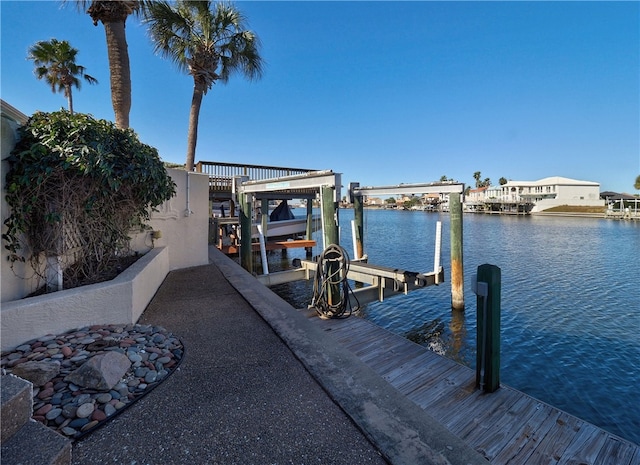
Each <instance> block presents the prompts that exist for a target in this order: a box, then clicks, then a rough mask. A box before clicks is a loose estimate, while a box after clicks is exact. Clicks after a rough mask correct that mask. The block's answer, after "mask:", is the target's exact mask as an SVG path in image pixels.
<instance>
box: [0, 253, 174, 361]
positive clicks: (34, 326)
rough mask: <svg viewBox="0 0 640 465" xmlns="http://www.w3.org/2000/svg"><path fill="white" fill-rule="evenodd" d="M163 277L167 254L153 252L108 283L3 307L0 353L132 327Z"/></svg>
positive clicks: (167, 262)
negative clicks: (74, 334) (95, 328)
mask: <svg viewBox="0 0 640 465" xmlns="http://www.w3.org/2000/svg"><path fill="white" fill-rule="evenodd" d="M168 272H169V250H168V248H166V247H162V248H157V249H153V250H152V251H150V252H149V253H147V254H146V255H145V256H143V257H142V258H140V259H139V260H138V261H137V262H136V263H134V264H133V265H131V266H130V267H129V268H127V269H126V270H125V271H124V272H122V273H121V274H120V275H119V276H117V277H116V278H115V279H112V280H111V281H105V282H103V283H98V284H91V285H89V286H82V287H79V288H75V289H67V290H64V291H58V292H55V293H52V294H46V295H41V296H36V297H28V298H25V299H20V300H14V301H11V302H3V303H2V308H1V309H0V319H1V325H2V338H1V339H2V340H1V341H0V343H1V346H2V350H3V351H5V350H9V349H12V348H14V347H16V346H18V345H20V344H22V343H24V342H26V341H29V340H31V339H35V338H38V337H41V336H44V335H46V334H58V333H62V332H65V331H68V330H71V329H75V328H80V327H83V326H88V325H95V324H128V323H135V322H136V321H138V318H140V315H141V314H142V312H143V311H144V309H145V308H146V307H147V304H148V303H149V302H150V301H151V299H152V298H153V296H154V295H155V293H156V291H157V290H158V287H160V284H162V281H163V280H164V278H165V277H166V275H167V273H168Z"/></svg>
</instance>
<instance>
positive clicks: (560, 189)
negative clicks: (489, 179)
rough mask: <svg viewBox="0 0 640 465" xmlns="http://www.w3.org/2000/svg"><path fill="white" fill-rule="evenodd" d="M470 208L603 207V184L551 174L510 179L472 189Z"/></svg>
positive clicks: (540, 208)
mask: <svg viewBox="0 0 640 465" xmlns="http://www.w3.org/2000/svg"><path fill="white" fill-rule="evenodd" d="M469 194H470V195H469V198H468V199H467V201H468V209H471V210H479V209H480V208H479V207H480V206H482V207H484V209H487V208H489V209H495V208H496V207H498V206H499V208H501V209H504V208H505V207H508V209H511V210H513V211H514V212H520V213H525V212H526V213H535V212H540V211H543V210H547V209H549V208H552V207H557V206H560V205H569V206H586V207H603V206H604V200H602V199H601V198H600V184H599V183H597V182H592V181H580V180H577V179H569V178H563V177H561V176H551V177H548V178H544V179H540V180H538V181H508V182H507V183H506V184H503V185H501V186H490V187H488V188H479V189H474V190H471V192H470V193H469Z"/></svg>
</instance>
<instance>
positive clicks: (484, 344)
mask: <svg viewBox="0 0 640 465" xmlns="http://www.w3.org/2000/svg"><path fill="white" fill-rule="evenodd" d="M501 274H502V272H501V270H500V268H498V267H497V266H495V265H487V264H485V265H480V266H479V267H478V282H479V283H487V295H486V296H482V295H480V294H478V297H477V305H478V316H477V341H478V342H477V345H478V348H477V354H476V386H477V387H482V389H484V391H485V392H494V391H495V390H497V389H498V388H499V387H500V305H501V303H500V291H501V287H502V284H501V281H502V277H501Z"/></svg>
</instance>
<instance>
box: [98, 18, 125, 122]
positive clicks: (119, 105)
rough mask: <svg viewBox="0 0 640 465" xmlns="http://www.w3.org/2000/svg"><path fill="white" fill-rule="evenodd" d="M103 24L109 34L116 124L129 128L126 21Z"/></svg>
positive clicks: (108, 50) (108, 48)
mask: <svg viewBox="0 0 640 465" xmlns="http://www.w3.org/2000/svg"><path fill="white" fill-rule="evenodd" d="M103 24H104V31H105V33H106V35H107V53H108V55H109V73H110V80H111V104H112V105H113V111H114V113H115V117H116V126H117V127H118V128H120V129H127V128H128V127H129V112H130V111H131V70H130V68H129V52H128V46H127V38H126V35H125V30H124V25H125V23H124V21H105V22H103Z"/></svg>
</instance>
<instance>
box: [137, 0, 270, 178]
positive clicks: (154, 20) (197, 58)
mask: <svg viewBox="0 0 640 465" xmlns="http://www.w3.org/2000/svg"><path fill="white" fill-rule="evenodd" d="M145 22H146V23H147V24H148V25H149V32H150V34H151V38H152V40H153V42H154V47H155V51H156V53H160V54H161V55H163V56H164V57H166V58H169V59H170V60H171V61H173V62H174V63H175V64H176V65H177V66H178V69H180V70H181V71H183V72H185V73H187V74H190V75H191V76H192V77H193V82H194V86H193V97H192V99H191V109H190V112H189V133H188V136H187V160H186V169H187V171H191V170H193V166H194V161H195V153H196V142H197V138H198V118H199V115H200V107H201V105H202V97H203V96H204V95H205V94H206V93H207V91H208V90H209V89H211V87H212V86H213V84H215V83H216V82H218V81H220V82H223V83H226V82H228V80H229V77H230V76H231V75H232V74H234V73H236V72H239V73H241V74H243V75H244V76H245V77H247V78H248V79H256V78H259V77H260V76H262V63H263V62H262V58H261V57H260V54H259V51H258V49H259V46H260V41H259V39H258V37H257V36H256V35H255V34H254V33H253V32H251V31H249V30H247V29H246V28H245V24H244V23H245V18H244V16H243V15H242V14H241V13H240V12H239V11H238V10H237V9H236V8H235V7H234V6H233V5H231V4H228V3H218V4H216V5H215V8H214V9H212V5H211V1H187V0H178V1H177V2H176V3H175V4H169V3H168V2H166V1H161V2H153V3H151V4H150V5H149V7H148V12H147V15H146V18H145Z"/></svg>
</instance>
